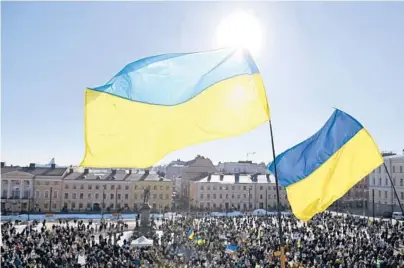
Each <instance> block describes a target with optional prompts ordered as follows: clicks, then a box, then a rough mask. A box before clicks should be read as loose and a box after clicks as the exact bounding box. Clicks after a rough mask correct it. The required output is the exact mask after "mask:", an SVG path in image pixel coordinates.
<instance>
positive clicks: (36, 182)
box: [35, 181, 60, 185]
mask: <svg viewBox="0 0 404 268" xmlns="http://www.w3.org/2000/svg"><path fill="white" fill-rule="evenodd" d="M59 183H60V182H59V181H54V182H52V185H59ZM50 184H51V183H50V181H43V182H41V181H35V185H50Z"/></svg>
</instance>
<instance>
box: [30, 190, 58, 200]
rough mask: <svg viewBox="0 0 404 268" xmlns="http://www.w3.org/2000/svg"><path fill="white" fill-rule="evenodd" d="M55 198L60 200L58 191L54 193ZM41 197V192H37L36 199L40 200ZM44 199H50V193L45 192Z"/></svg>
mask: <svg viewBox="0 0 404 268" xmlns="http://www.w3.org/2000/svg"><path fill="white" fill-rule="evenodd" d="M52 195H53V197H52V198H58V191H53V192H52ZM40 197H41V192H40V191H35V198H40ZM43 197H44V198H45V199H48V198H50V194H49V191H44V192H43Z"/></svg>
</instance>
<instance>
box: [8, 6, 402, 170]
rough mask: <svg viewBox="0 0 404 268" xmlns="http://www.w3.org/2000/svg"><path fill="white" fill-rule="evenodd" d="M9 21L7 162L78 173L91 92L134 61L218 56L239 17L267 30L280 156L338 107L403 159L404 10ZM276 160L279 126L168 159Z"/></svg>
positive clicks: (58, 13) (56, 16)
mask: <svg viewBox="0 0 404 268" xmlns="http://www.w3.org/2000/svg"><path fill="white" fill-rule="evenodd" d="M1 5H2V11H1V30H2V33H1V39H2V43H1V45H2V50H1V56H2V59H1V64H2V72H1V79H2V83H1V89H2V102H1V112H2V117H1V128H2V129H1V130H2V133H1V134H2V137H1V142H2V148H1V153H2V156H1V159H2V161H6V162H7V163H8V164H20V165H27V164H28V163H29V162H40V163H47V162H49V160H50V159H51V158H52V157H55V159H56V163H57V164H59V165H62V164H63V165H70V164H73V165H74V164H78V163H79V162H80V161H81V160H82V157H83V153H84V130H83V127H84V123H83V108H84V90H85V88H86V87H94V86H98V85H101V84H103V83H105V82H106V81H107V80H109V79H110V78H111V77H112V76H113V75H115V74H116V73H117V72H118V71H119V70H120V69H122V68H123V67H124V66H125V65H126V64H127V63H129V62H132V61H134V60H136V59H139V58H142V57H146V56H151V55H154V54H160V53H169V52H191V51H200V50H209V49H213V48H216V44H217V40H216V30H217V27H218V24H219V23H220V21H221V20H222V19H223V18H224V17H226V16H228V15H229V14H231V13H233V12H238V11H240V10H242V11H245V12H248V13H250V14H252V15H253V16H254V17H255V18H256V19H257V21H258V22H259V24H260V28H261V31H262V33H263V36H262V45H261V53H260V54H259V56H258V57H256V62H257V64H258V66H259V68H260V71H261V73H262V75H263V77H264V81H265V85H266V88H267V91H268V98H269V102H270V105H271V112H272V120H273V127H274V136H275V146H276V150H277V152H278V153H281V151H283V150H285V149H287V148H289V147H290V146H293V145H294V144H296V143H298V142H300V141H302V140H303V139H305V138H307V137H309V136H310V135H312V134H313V133H314V132H316V131H317V130H318V129H319V128H320V127H321V126H322V125H323V124H324V123H325V121H326V120H327V118H328V117H329V116H330V115H331V113H332V112H333V110H332V107H338V108H340V109H342V110H344V111H345V112H348V113H350V114H351V115H353V116H354V117H356V118H357V119H358V120H359V121H360V122H361V123H362V124H363V125H364V126H365V127H366V128H367V129H368V131H369V132H370V133H371V134H372V136H373V137H374V139H375V140H376V142H377V144H378V145H379V147H380V148H381V149H383V150H393V151H397V152H398V151H401V150H402V149H404V116H403V114H404V109H403V108H404V64H403V62H404V49H403V48H404V27H403V25H404V16H403V14H404V3H399V2H395V3H393V2H390V3H382V2H378V3H377V2H368V3H365V2H358V3H350V2H339V3H322V2H312V3H310V2H301V3H292V2H283V3H279V2H278V3H276V2H256V3H247V2H245V3H241V2H223V3H212V2H206V3H196V2H187V3H184V2H181V3H174V2H166V3H152V2H150V3H136V2H116V3H113V2H92V3H91V2H65V3H51V2H42V3H39V2H25V3H24V2H17V3H4V2H3V3H2V4H1ZM248 152H256V154H255V155H249V159H250V160H254V161H265V162H268V161H270V160H271V159H272V157H271V145H270V136H269V128H268V125H263V126H261V127H259V128H258V129H256V130H254V131H252V132H249V133H246V134H245V135H243V136H240V137H236V138H229V139H225V140H219V141H213V142H209V143H204V144H201V145H197V146H193V147H189V148H186V149H183V150H180V151H178V152H174V153H172V154H170V155H168V156H167V157H166V158H165V159H164V160H163V161H162V162H163V163H168V162H169V161H170V160H172V159H176V158H181V159H191V158H193V157H194V156H195V155H197V154H201V155H204V156H207V157H210V158H211V159H212V160H213V161H214V162H217V161H237V160H245V159H246V154H247V153H248Z"/></svg>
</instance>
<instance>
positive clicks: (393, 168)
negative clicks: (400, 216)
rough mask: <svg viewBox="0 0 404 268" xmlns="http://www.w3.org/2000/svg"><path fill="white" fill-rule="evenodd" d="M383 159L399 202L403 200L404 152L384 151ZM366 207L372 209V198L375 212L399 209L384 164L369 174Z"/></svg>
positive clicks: (379, 213)
mask: <svg viewBox="0 0 404 268" xmlns="http://www.w3.org/2000/svg"><path fill="white" fill-rule="evenodd" d="M384 161H385V164H386V167H387V171H388V172H389V174H390V175H391V179H392V181H393V184H394V186H395V188H396V190H397V194H398V197H399V200H400V202H401V203H403V202H404V152H403V154H402V155H396V154H394V153H384ZM368 177H369V191H368V209H369V210H373V200H374V204H375V206H374V207H375V214H376V215H382V214H384V213H391V212H394V211H400V207H399V204H398V200H397V198H396V196H395V194H394V190H393V187H392V184H391V183H390V179H389V176H388V173H387V172H386V169H385V167H384V165H381V166H380V167H378V168H377V169H376V170H374V171H373V172H372V173H371V174H369V176H368Z"/></svg>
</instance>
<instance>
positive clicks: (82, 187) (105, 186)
mask: <svg viewBox="0 0 404 268" xmlns="http://www.w3.org/2000/svg"><path fill="white" fill-rule="evenodd" d="M102 186H103V188H104V190H106V189H107V185H102ZM69 187H70V186H69V184H65V189H69ZM72 189H73V190H75V189H77V185H76V184H73V185H72ZM83 189H84V184H81V185H80V190H83ZM87 189H88V190H92V189H93V186H92V185H91V184H88V185H87ZM95 189H96V190H99V189H100V185H98V184H97V185H95ZM110 189H111V190H115V185H110ZM117 189H118V190H121V189H122V188H121V185H118V186H117ZM125 190H129V185H125Z"/></svg>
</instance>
